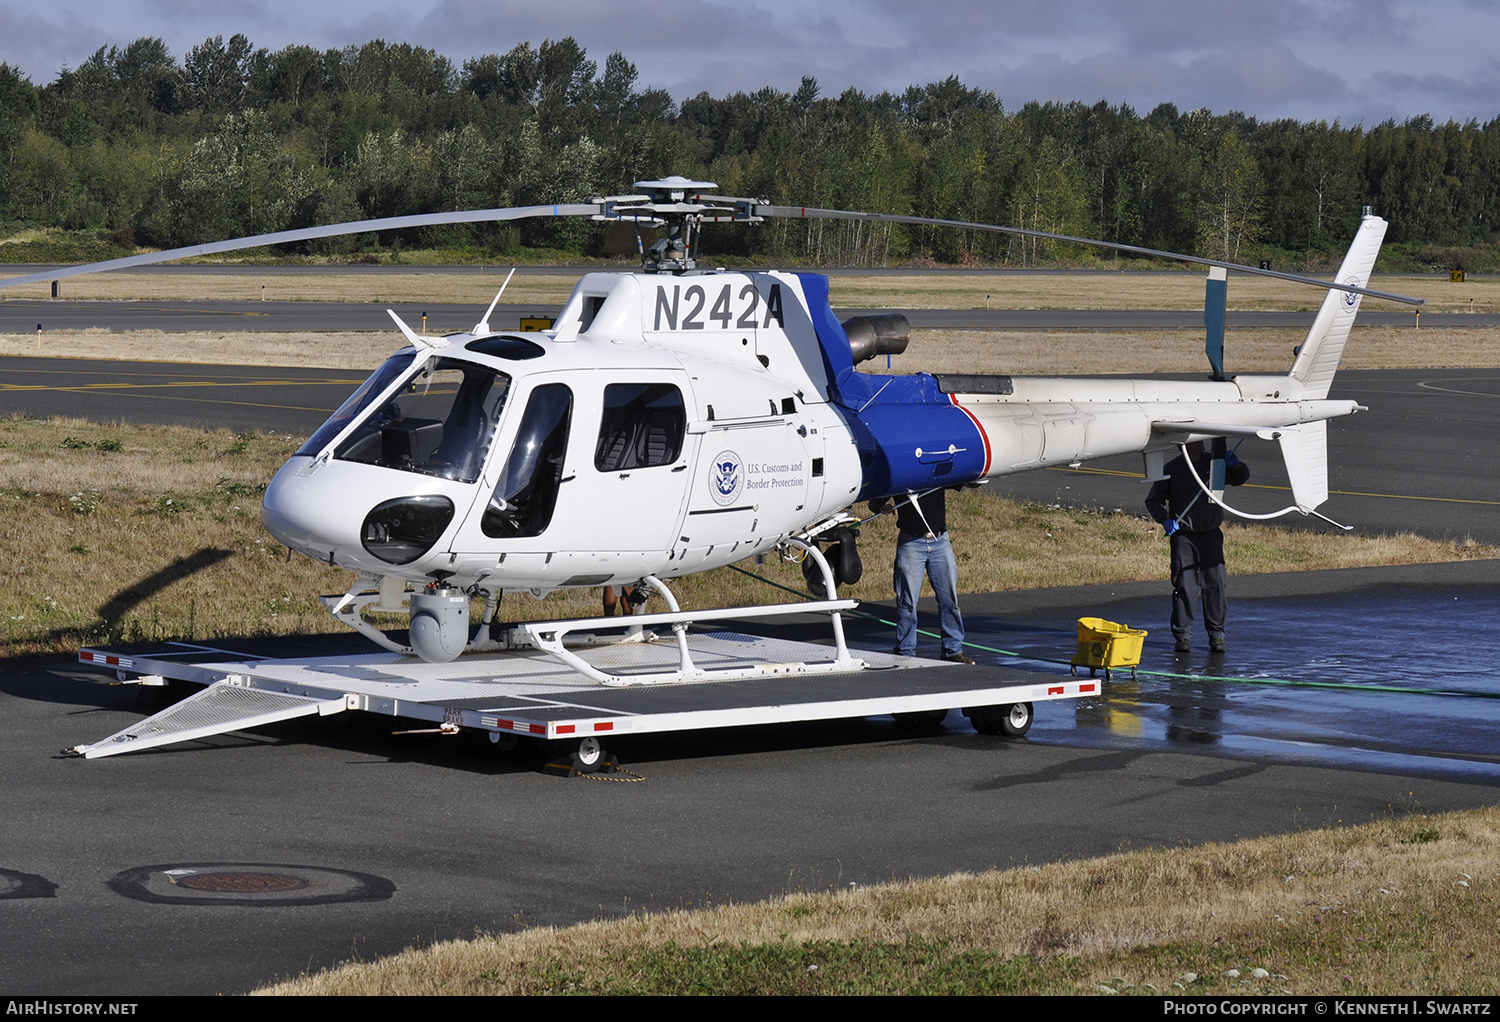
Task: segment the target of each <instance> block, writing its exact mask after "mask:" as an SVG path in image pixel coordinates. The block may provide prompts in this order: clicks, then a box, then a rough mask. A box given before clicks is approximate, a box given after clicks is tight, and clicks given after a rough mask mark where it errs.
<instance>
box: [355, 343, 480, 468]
mask: <svg viewBox="0 0 1500 1022" xmlns="http://www.w3.org/2000/svg"><path fill="white" fill-rule="evenodd" d="M386 365H387V366H389V365H390V363H389V362H387V363H386ZM384 369H385V367H382V369H381V371H382V372H384ZM376 375H377V376H378V375H379V373H377V374H376ZM373 379H374V378H373V377H372V380H373ZM509 390H510V377H509V376H507V375H505V374H504V373H502V372H499V371H497V370H494V369H489V368H486V367H485V366H480V365H475V364H474V363H472V362H461V361H458V360H456V359H449V358H437V359H432V360H430V361H427V362H424V363H423V364H422V365H421V367H419V368H418V369H417V370H416V371H415V372H413V373H412V374H411V376H410V377H409V378H408V379H407V380H405V382H404V383H403V384H402V386H401V387H400V388H399V389H398V390H397V391H396V393H395V394H393V395H392V396H391V397H390V399H389V400H387V401H386V402H385V403H384V404H382V405H380V406H379V407H378V408H376V409H374V410H373V411H372V412H370V413H369V414H367V415H365V416H364V418H363V419H362V421H361V422H360V423H359V425H358V426H356V427H355V429H354V430H353V431H352V432H351V433H350V434H349V435H348V436H346V437H345V438H344V440H343V442H342V443H340V444H339V446H338V448H337V449H336V450H335V451H334V457H336V458H338V459H339V460H341V461H358V462H362V463H364V464H366V465H379V466H381V467H382V468H394V469H399V470H400V471H403V472H417V473H421V474H422V475H431V476H439V477H441V478H443V479H453V480H456V481H458V482H464V483H471V482H473V481H474V480H475V479H477V478H479V472H480V469H481V468H483V466H484V457H485V454H486V453H487V452H488V451H489V447H490V441H491V440H492V439H493V437H494V432H495V424H496V422H498V421H499V418H500V412H501V411H502V410H503V409H504V407H505V395H506V393H507V392H508V391H509ZM376 393H379V390H378V389H377V390H376ZM351 400H353V399H352V398H351ZM340 411H342V409H340ZM330 421H331V420H330Z"/></svg>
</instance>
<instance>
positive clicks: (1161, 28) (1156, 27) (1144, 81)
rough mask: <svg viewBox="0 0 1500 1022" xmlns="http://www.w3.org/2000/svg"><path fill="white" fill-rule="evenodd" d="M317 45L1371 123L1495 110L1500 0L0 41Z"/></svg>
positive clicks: (710, 12) (126, 31)
mask: <svg viewBox="0 0 1500 1022" xmlns="http://www.w3.org/2000/svg"><path fill="white" fill-rule="evenodd" d="M235 32H243V33H244V34H245V35H246V36H248V37H249V38H250V40H251V41H252V42H253V43H254V44H256V45H257V46H265V47H268V48H271V49H278V48H280V47H282V46H285V45H287V44H289V43H306V44H308V45H311V46H314V47H317V48H319V49H325V48H329V47H340V46H346V45H349V44H351V43H355V44H357V43H364V42H367V41H369V40H370V39H374V38H383V39H385V40H387V41H390V42H400V41H405V42H411V43H416V44H419V45H422V46H427V47H431V48H432V49H435V50H437V51H438V52H440V53H442V54H444V55H446V56H448V57H449V58H451V59H452V60H453V61H454V63H455V64H460V65H461V64H462V62H463V60H464V59H465V58H467V57H473V56H476V55H479V54H482V53H491V52H493V53H504V52H505V51H507V50H509V49H510V48H511V47H513V46H515V45H516V44H517V43H518V42H521V41H523V40H526V41H530V42H531V43H532V44H533V45H538V44H540V43H541V42H542V40H543V39H548V38H551V39H560V38H562V37H564V36H568V35H571V36H573V37H575V38H576V39H577V40H578V41H579V42H580V43H581V44H582V45H583V46H584V47H585V48H586V49H587V50H588V52H589V56H590V57H592V58H593V59H595V60H596V61H598V62H599V64H600V66H601V67H602V66H603V61H604V58H605V57H606V56H607V55H608V54H609V53H610V52H611V51H612V50H617V49H618V50H620V51H622V52H623V53H624V54H625V55H626V57H628V58H629V59H630V60H632V61H634V62H635V64H636V67H637V68H638V69H639V70H640V75H641V84H642V85H644V86H655V87H659V88H664V89H666V90H668V91H669V92H670V93H671V94H672V95H673V97H674V98H676V99H678V100H681V99H683V98H685V97H688V96H693V95H696V94H698V93H699V92H703V91H707V92H708V93H710V94H711V95H713V96H723V95H726V94H728V93H731V92H734V91H737V90H745V91H753V90H755V89H758V88H761V87H762V86H765V85H772V86H775V87H777V88H780V89H785V90H788V91H790V90H792V89H795V88H796V86H797V83H798V82H799V81H800V80H801V78H802V76H803V75H813V76H814V77H816V78H817V79H818V83H819V85H820V87H821V94H822V95H824V96H829V95H836V94H838V93H839V92H842V91H843V90H844V89H846V88H848V87H849V86H851V85H852V86H854V87H856V88H858V89H860V90H862V91H865V92H867V93H868V92H879V91H881V90H884V89H890V90H899V89H903V88H905V87H906V86H907V85H909V84H913V83H923V82H928V81H934V80H939V79H942V78H946V77H947V76H949V75H952V74H956V75H958V76H959V78H960V79H962V80H963V81H964V83H965V84H967V85H970V86H978V87H981V88H985V89H992V90H994V91H995V92H996V93H997V94H998V95H999V96H1000V98H1001V100H1002V101H1003V102H1004V104H1005V107H1006V109H1016V108H1018V107H1020V106H1021V105H1022V104H1024V103H1025V102H1027V101H1028V100H1032V99H1039V100H1048V99H1052V100H1063V101H1066V100H1082V101H1084V102H1088V103H1092V102H1095V101H1097V100H1099V99H1107V100H1109V101H1110V102H1112V103H1118V102H1128V103H1130V104H1131V105H1132V106H1134V107H1135V108H1136V109H1137V110H1138V111H1140V112H1141V113H1146V112H1148V111H1149V110H1150V109H1151V108H1152V107H1154V106H1156V105H1157V104H1158V103H1161V102H1164V101H1170V102H1173V103H1176V104H1177V105H1178V107H1179V108H1182V109H1185V110H1186V109H1193V108H1196V107H1204V106H1206V107H1208V108H1209V109H1211V110H1213V111H1214V112H1216V113H1223V112H1226V111H1229V110H1243V111H1244V112H1246V113H1248V114H1251V115H1253V116H1256V117H1259V118H1262V119H1265V118H1275V117H1295V118H1299V119H1302V120H1307V119H1319V118H1321V119H1327V120H1330V121H1331V120H1333V119H1334V118H1339V119H1341V120H1342V121H1343V122H1344V123H1345V124H1351V123H1354V122H1359V121H1363V122H1364V123H1365V124H1367V125H1370V124H1375V123H1377V122H1379V121H1382V120H1385V119H1387V118H1396V119H1398V120H1401V119H1405V118H1407V117H1411V116H1414V115H1417V114H1424V113H1425V114H1431V115H1432V116H1433V117H1434V118H1436V119H1438V120H1446V119H1448V118H1450V117H1451V118H1456V119H1458V120H1467V119H1469V118H1477V119H1478V120H1479V121H1480V122H1485V121H1488V120H1491V119H1493V118H1495V117H1497V116H1500V42H1497V41H1500V0H1425V2H1421V3H1417V2H1407V0H1360V2H1344V0H1258V2H1254V3H1252V2H1249V0H1238V2H1221V0H1134V2H1131V3H1116V2H1109V0H954V2H941V0H938V2H933V3H927V4H924V3H920V2H915V0H746V2H741V3H731V2H728V0H649V2H647V3H622V2H618V0H546V2H538V0H360V2H355V0H322V2H320V3H308V2H306V0H238V2H237V3H235V4H233V5H232V6H230V5H227V4H225V3H223V2H222V0H62V2H61V3H60V4H58V5H56V6H53V5H46V6H43V5H39V4H36V3H34V2H33V3H25V4H23V3H18V2H16V0H0V61H4V62H7V63H10V64H13V65H16V66H19V67H20V68H22V69H23V70H24V71H25V72H26V73H27V74H28V75H29V76H30V77H31V80H32V81H33V82H35V83H37V84H44V83H46V82H49V81H51V80H52V79H53V78H54V77H55V76H56V74H57V71H58V70H59V69H60V68H61V67H63V66H64V65H67V66H70V67H76V66H77V65H78V64H79V63H80V62H81V61H83V60H84V59H86V58H87V57H88V56H89V55H90V54H92V53H93V52H94V51H95V50H97V49H98V48H99V47H100V46H103V45H109V44H114V45H123V44H125V43H127V42H129V41H130V40H132V39H135V38H138V37H140V36H147V35H156V36H161V37H162V38H163V39H165V40H166V42H167V45H168V46H169V47H170V48H171V50H172V53H173V55H174V56H176V57H178V58H179V59H180V58H181V57H182V55H183V54H184V53H186V52H187V50H188V49H190V48H191V47H193V46H194V45H196V44H198V43H200V42H202V41H203V40H204V39H205V38H207V37H209V36H213V35H223V36H225V37H226V38H227V37H228V36H229V35H231V34H232V33H235Z"/></svg>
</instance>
